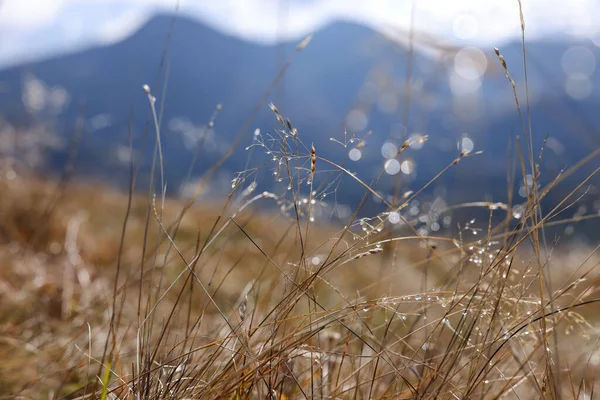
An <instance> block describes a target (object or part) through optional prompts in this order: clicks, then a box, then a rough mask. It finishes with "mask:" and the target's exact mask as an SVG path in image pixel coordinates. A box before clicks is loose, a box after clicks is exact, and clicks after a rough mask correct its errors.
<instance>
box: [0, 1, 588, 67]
mask: <svg viewBox="0 0 600 400" xmlns="http://www.w3.org/2000/svg"><path fill="white" fill-rule="evenodd" d="M176 3H177V1H176V0H51V1H50V0H4V1H3V2H2V4H1V6H0V37H4V38H6V37H10V39H11V44H10V45H6V39H5V41H4V42H3V43H0V44H2V46H0V64H6V62H7V61H11V60H10V58H13V60H12V61H15V60H17V59H18V58H19V57H24V56H26V55H27V54H28V53H29V52H30V50H32V49H35V50H40V48H43V47H44V46H46V47H48V46H49V47H51V48H47V49H46V50H47V52H52V51H64V50H68V49H69V48H72V47H74V46H82V45H85V44H86V43H89V42H90V41H96V42H113V41H116V40H119V39H121V38H122V37H124V36H126V35H128V34H130V33H131V32H132V31H133V30H135V29H136V28H138V27H139V25H140V24H141V23H143V21H144V20H145V18H146V17H147V16H148V15H149V14H150V13H152V12H154V11H157V10H162V11H173V10H174V9H175V5H176ZM413 3H414V4H415V5H416V7H417V8H416V9H415V10H414V20H412V18H411V15H412V13H411V7H412V4H413ZM523 6H524V10H523V11H524V14H525V20H526V37H527V38H529V39H537V38H540V37H543V36H546V35H552V34H573V35H581V36H587V37H593V36H597V35H598V34H599V33H600V25H598V24H597V21H600V2H599V1H598V0H571V1H570V2H569V4H568V6H567V5H566V4H565V2H564V0H529V1H524V2H523ZM180 8H181V11H182V13H185V14H188V15H193V16H196V17H198V18H199V19H200V20H202V21H204V22H205V23H208V24H210V25H211V26H213V27H215V28H218V29H220V30H221V31H223V32H226V33H229V34H232V35H236V36H238V37H242V38H245V39H248V40H255V41H261V42H274V41H276V40H278V39H292V38H293V39H298V38H299V37H301V36H303V35H305V34H307V33H309V32H311V31H314V30H316V29H318V28H319V27H320V26H322V25H324V24H326V23H328V22H330V21H332V20H336V19H345V20H350V21H356V22H359V23H363V24H366V25H368V26H370V27H372V28H375V29H388V28H390V27H393V28H395V29H397V30H398V31H399V32H404V34H406V32H408V30H409V27H410V26H411V20H412V21H413V23H414V28H415V31H416V32H417V34H418V33H419V32H422V33H426V34H428V35H431V36H433V37H437V38H441V39H450V40H457V41H458V40H464V41H466V42H468V43H470V44H475V45H482V44H484V45H488V46H490V45H501V44H502V43H503V42H505V41H507V40H510V39H515V38H518V37H519V36H520V27H519V12H518V3H517V1H516V0H485V1H482V0H452V1H449V0H419V1H416V2H411V1H399V0H370V1H365V0H288V1H285V2H284V1H275V0H181V1H180ZM99 10H100V11H102V12H99ZM76 20H79V22H78V21H76ZM81 21H85V22H81ZM461 21H462V22H461ZM465 21H466V22H468V24H467V25H465V23H464V22H465ZM465 29H466V31H465ZM53 30H56V31H57V33H53V34H55V35H56V38H55V39H53V40H51V41H50V40H47V39H46V40H42V41H41V42H42V43H44V44H36V43H35V42H36V40H34V38H35V37H36V34H38V35H42V34H43V35H48V34H49V33H50V32H54V31H53ZM465 32H466V33H465ZM46 43H48V44H47V45H46Z"/></svg>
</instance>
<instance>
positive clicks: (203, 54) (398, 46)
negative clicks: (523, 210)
mask: <svg viewBox="0 0 600 400" xmlns="http://www.w3.org/2000/svg"><path fill="white" fill-rule="evenodd" d="M399 36H400V35H399V34H397V33H394V32H390V35H382V34H378V33H375V32H374V31H371V30H370V29H368V28H366V27H363V26H359V25H355V24H351V23H346V22H338V23H335V24H332V25H330V26H328V27H326V28H324V29H322V30H320V31H318V32H316V33H315V34H314V36H313V38H312V41H311V43H310V44H309V45H308V46H307V47H306V48H305V49H304V50H303V51H302V52H300V53H299V54H297V55H296V56H295V58H294V59H293V61H292V62H291V64H290V66H289V68H288V69H287V71H286V72H285V75H284V77H283V79H282V80H281V82H280V83H279V85H278V86H276V87H275V88H274V90H273V91H272V92H271V93H270V95H269V96H268V97H267V99H266V100H267V101H266V102H265V103H264V105H263V106H262V107H261V108H260V110H259V111H258V113H257V114H256V116H255V117H254V118H253V119H252V122H251V123H250V125H249V126H248V127H247V129H246V130H245V132H244V133H243V135H244V136H243V137H244V141H243V143H242V145H241V146H240V147H239V148H237V149H236V151H235V152H234V155H233V156H232V157H230V158H228V160H227V161H226V162H225V164H224V165H223V167H222V169H221V170H220V173H219V175H218V179H220V181H221V183H222V186H223V188H225V187H226V186H227V185H228V184H229V185H230V182H231V179H232V178H233V177H234V176H235V173H236V172H239V171H244V170H247V169H249V168H253V167H258V166H265V168H263V172H264V171H266V172H267V173H269V171H272V170H273V168H272V166H271V165H270V162H271V161H270V157H269V156H268V155H265V154H262V153H264V151H262V150H263V148H258V147H254V148H252V153H250V152H249V151H246V150H245V147H246V146H248V145H250V144H252V141H253V133H254V131H255V129H259V130H260V132H261V137H262V138H263V139H264V140H265V141H268V138H269V135H270V134H273V132H274V129H276V128H279V127H280V125H279V123H278V122H277V120H276V118H275V116H274V115H273V113H272V112H271V110H270V109H269V107H268V106H267V103H268V102H273V103H274V104H275V105H276V106H277V107H278V109H279V111H280V112H281V114H282V115H283V116H284V117H286V118H289V119H290V120H291V122H292V124H293V125H294V126H295V127H296V128H297V129H298V136H299V138H300V139H301V140H302V141H303V142H304V144H305V145H306V146H307V147H308V148H310V145H311V144H314V146H315V148H316V149H317V152H318V153H319V155H320V156H322V157H326V158H328V159H331V160H333V161H336V162H339V163H344V165H345V166H346V167H347V168H349V169H350V170H351V171H353V172H356V174H357V175H358V176H360V177H361V179H363V180H364V181H365V182H367V183H369V182H372V181H374V180H375V179H376V177H377V176H378V175H379V173H380V171H382V170H383V169H384V165H386V164H385V163H386V157H389V156H390V154H389V153H390V151H392V152H393V149H395V148H397V147H398V146H400V145H401V144H402V142H403V138H404V137H413V138H416V137H419V136H420V135H427V136H428V141H427V142H426V143H425V144H424V145H423V146H422V147H421V146H414V148H410V149H408V150H407V151H406V152H404V153H403V154H402V155H401V156H400V158H399V159H398V165H402V168H400V171H398V174H397V175H396V176H394V177H392V176H388V175H385V179H383V180H382V182H381V183H380V185H379V186H378V188H379V189H380V190H381V191H382V192H383V193H384V194H386V193H388V192H389V193H390V194H391V188H392V185H393V184H394V182H396V183H398V182H399V183H400V186H402V187H403V188H405V190H409V189H411V190H416V189H418V188H419V187H420V186H421V185H422V184H424V183H426V182H428V181H429V180H430V179H431V178H432V177H433V176H434V175H435V174H436V173H437V172H438V171H440V170H441V169H442V168H444V167H445V166H446V165H448V164H449V163H451V162H452V160H454V159H455V158H456V156H457V155H458V154H459V152H460V150H461V149H467V150H472V151H473V152H475V151H479V150H481V151H483V153H482V154H480V155H474V156H473V157H468V158H467V159H465V160H463V161H461V163H460V164H459V165H457V166H456V167H454V168H452V169H451V170H450V171H448V173H447V174H445V175H444V176H443V177H442V178H441V179H440V180H439V181H437V182H436V184H435V185H433V186H432V187H431V190H432V191H434V190H441V191H445V193H447V195H448V196H450V197H451V198H450V200H449V201H466V200H475V199H477V200H480V199H483V198H488V197H492V198H493V199H494V200H496V201H502V200H504V199H505V198H506V187H507V183H506V182H507V165H510V164H511V163H510V162H507V160H508V159H509V158H510V156H509V154H510V151H509V149H512V151H514V150H515V148H517V146H516V144H515V138H516V137H517V136H520V137H522V136H523V128H522V124H521V121H520V119H519V114H518V111H517V106H516V104H515V99H514V95H513V87H512V86H511V84H510V82H509V80H508V79H507V77H506V76H505V71H504V69H503V68H502V66H501V64H500V62H499V60H498V58H497V56H496V54H495V53H494V50H493V48H489V49H474V48H461V47H456V46H452V45H449V44H447V43H431V42H429V43H427V44H418V43H417V44H416V45H415V47H414V49H412V50H411V49H410V47H408V46H407V43H408V41H407V40H406V38H405V37H399ZM167 41H168V46H166V43H167ZM296 46H297V43H286V44H281V45H276V46H263V45H257V44H253V43H248V42H244V41H241V40H239V39H235V38H232V37H229V36H226V35H224V34H221V33H218V32H216V31H214V30H212V29H211V28H208V27H206V26H204V25H202V24H200V23H199V22H196V21H194V20H191V19H187V18H184V17H173V16H171V15H158V16H155V17H153V18H152V19H150V20H149V21H148V22H147V23H146V24H145V25H144V26H143V27H142V28H141V29H140V30H139V31H137V32H136V33H135V34H133V35H132V36H130V37H129V38H127V39H125V40H123V41H122V42H120V43H116V44H113V45H110V46H106V47H96V48H90V49H88V50H85V51H81V52H77V53H73V54H67V55H60V56H56V57H54V58H51V59H46V60H40V61H37V62H35V63H31V64H27V65H21V66H18V67H13V68H10V69H6V70H3V71H0V114H1V115H2V117H3V119H4V122H3V125H4V127H5V130H6V127H7V126H8V127H11V129H12V130H13V132H17V131H18V132H20V131H25V130H27V129H29V130H31V129H33V127H35V126H38V125H39V124H40V123H44V124H47V126H48V128H47V130H48V131H52V132H54V134H55V135H56V136H57V137H58V139H60V140H61V143H63V146H58V147H57V146H55V147H53V148H52V151H51V156H50V161H49V162H50V166H51V167H52V168H56V169H60V168H61V166H62V165H63V164H64V163H65V160H66V159H67V157H68V142H69V140H70V138H72V137H73V136H74V132H75V131H76V121H77V119H78V118H84V121H85V122H84V124H83V131H82V137H81V143H80V144H79V155H78V158H77V162H76V171H77V173H79V174H81V175H83V176H85V175H89V176H94V177H100V178H103V179H106V180H107V181H109V182H113V183H115V184H126V183H127V182H128V180H129V175H128V168H129V167H128V162H129V155H130V154H129V151H128V148H129V147H128V140H129V139H128V132H129V127H131V133H132V139H133V144H134V146H135V148H136V149H139V148H143V149H145V150H144V154H145V157H144V160H145V161H144V164H143V167H142V174H148V173H149V165H150V162H151V159H152V144H153V138H154V131H153V129H152V127H151V126H150V129H148V126H149V125H148V121H149V116H150V114H149V111H150V107H149V102H148V98H147V97H146V95H145V93H144V92H143V90H142V86H143V85H145V84H148V85H149V86H150V87H151V88H152V93H153V94H154V95H155V96H156V97H157V103H156V104H157V107H158V113H159V114H160V116H161V120H162V139H163V153H164V158H165V172H166V177H167V181H168V183H169V187H170V188H171V189H173V188H179V187H180V186H181V184H182V183H183V182H184V179H185V176H186V175H187V173H188V168H189V165H190V163H191V161H192V159H193V157H194V153H195V151H196V149H198V148H199V149H200V150H199V153H198V155H199V157H198V161H197V162H196V164H195V167H194V170H193V171H192V176H199V175H201V174H202V173H203V172H205V171H206V170H207V168H209V167H210V166H211V165H213V164H214V163H215V161H217V160H218V159H219V158H220V157H221V155H222V154H224V153H225V152H226V150H227V148H228V147H229V145H230V144H231V142H232V140H233V138H234V137H235V136H236V135H237V134H238V132H239V131H240V129H241V128H242V127H243V126H244V122H245V121H246V120H247V118H248V117H249V116H250V115H251V114H252V112H253V109H254V108H255V106H256V105H257V103H258V102H259V100H260V99H261V97H262V96H263V93H265V91H266V90H267V88H268V87H269V86H270V84H271V83H272V81H273V80H274V78H275V77H276V76H277V74H278V72H279V71H280V70H281V68H282V66H283V65H284V64H285V62H286V60H289V59H290V57H292V55H293V54H294V52H295V48H296ZM165 49H166V53H165ZM526 49H527V62H528V63H527V68H528V71H527V72H528V78H529V82H528V83H529V100H530V104H529V106H530V114H531V126H532V128H533V136H534V151H535V153H536V154H538V153H539V151H540V148H541V146H542V143H543V141H544V138H545V137H546V135H549V139H548V142H547V146H546V150H545V152H544V163H543V168H542V171H543V172H542V182H546V183H547V182H549V181H551V180H552V179H553V178H554V176H556V174H558V173H559V171H560V170H561V169H564V168H568V167H569V166H572V165H574V164H575V163H576V162H577V161H579V160H580V159H581V158H582V157H584V156H585V155H587V154H589V153H591V152H592V151H594V150H595V149H596V148H598V146H599V145H600V132H599V130H598V127H599V126H600V113H599V110H600V73H599V72H598V71H597V68H596V62H597V60H600V48H598V47H595V46H594V45H593V43H592V42H591V41H576V40H569V41H567V40H552V41H550V40H549V41H548V42H535V43H527V48H526ZM500 52H501V53H502V54H503V56H504V58H505V59H506V62H507V65H508V70H509V73H510V75H511V77H512V79H513V80H514V82H515V84H516V92H517V94H518V98H519V104H520V107H521V112H522V114H523V116H524V119H525V126H526V127H527V126H528V123H527V115H528V113H527V108H528V106H527V102H526V96H525V79H524V77H525V75H524V70H523V51H522V45H521V43H520V42H519V43H513V44H509V45H507V46H504V47H503V48H501V49H500ZM164 54H166V56H164V57H163V55H164ZM161 65H162V67H160V66H161ZM159 70H160V71H162V73H160V74H159ZM407 83H408V84H407ZM162 88H166V89H165V90H162ZM218 104H220V105H222V110H220V111H219V112H218V115H217V116H216V119H215V121H214V125H211V126H208V122H209V121H210V120H211V116H212V115H213V113H214V112H215V108H216V107H217V105H218ZM368 131H372V132H373V133H372V134H371V135H369V136H368V138H367V139H366V145H365V146H364V147H361V148H360V149H357V150H359V153H357V152H354V154H353V158H354V159H357V158H359V157H360V159H358V160H356V161H352V160H348V159H347V156H348V154H349V151H350V150H351V149H352V148H353V147H354V146H355V145H356V144H357V143H358V142H359V139H361V138H363V137H365V135H366V134H367V132H368ZM144 132H148V133H147V135H145V134H144ZM2 135H5V134H4V133H2ZM144 137H146V139H145V140H144ZM352 137H356V138H357V139H356V140H355V141H353V143H349V140H350V138H352ZM330 138H334V139H335V140H336V141H332V140H331V139H330ZM254 140H256V139H254ZM386 143H387V144H386ZM342 144H347V146H343V145H342ZM522 145H523V146H525V142H522ZM418 147H420V148H418ZM250 155H251V157H250V158H249V156H250ZM597 164H598V162H597V160H596V161H595V162H592V163H591V165H589V166H588V167H585V168H583V169H582V170H581V171H580V172H579V173H578V176H579V177H585V176H586V174H587V173H589V171H591V170H592V169H593V167H594V165H595V166H597ZM387 165H388V167H391V168H389V170H390V171H391V172H396V171H397V170H398V168H394V167H396V166H395V165H390V164H389V163H388V164H387ZM272 181H273V183H274V184H275V180H273V179H272ZM592 183H594V180H592ZM519 185H520V184H519V183H517V184H516V190H517V191H518V189H519ZM229 188H230V187H229ZM448 188H455V190H448ZM266 189H269V188H268V187H265V188H262V189H261V190H266ZM215 190H218V184H216V186H215ZM564 190H568V188H567V187H565V189H564ZM594 190H595V189H594ZM594 190H591V191H590V193H594ZM363 193H364V190H362V189H360V187H359V186H356V185H353V184H352V183H351V182H350V183H349V184H348V187H347V188H346V189H343V191H342V189H340V192H339V193H338V194H340V195H341V194H343V196H346V197H348V198H353V199H360V197H361V196H362V194H363Z"/></svg>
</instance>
